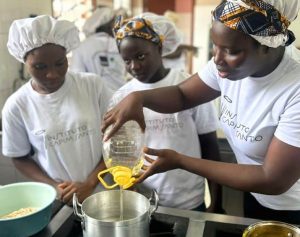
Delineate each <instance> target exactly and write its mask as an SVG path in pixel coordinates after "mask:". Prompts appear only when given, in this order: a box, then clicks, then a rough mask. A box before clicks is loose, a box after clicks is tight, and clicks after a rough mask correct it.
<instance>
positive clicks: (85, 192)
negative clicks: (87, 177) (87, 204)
mask: <svg viewBox="0 0 300 237" xmlns="http://www.w3.org/2000/svg"><path fill="white" fill-rule="evenodd" d="M57 189H59V190H60V200H61V201H62V202H64V203H67V204H68V205H71V204H72V198H73V194H74V193H76V195H77V197H78V201H79V202H80V203H82V202H83V201H84V200H85V199H86V198H87V197H88V196H90V195H91V194H92V192H93V187H91V186H89V185H87V184H86V183H79V182H69V181H65V182H63V183H60V184H59V185H58V186H57Z"/></svg>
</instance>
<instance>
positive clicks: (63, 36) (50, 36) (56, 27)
mask: <svg viewBox="0 0 300 237" xmlns="http://www.w3.org/2000/svg"><path fill="white" fill-rule="evenodd" d="M48 43H52V44H57V45H60V46H62V47H64V48H65V49H66V51H67V53H68V52H70V51H71V50H72V49H74V48H76V47H78V45H79V44H80V40H79V31H78V29H77V27H76V26H75V25H74V24H73V23H71V22H70V21H66V20H56V19H54V18H53V17H51V16H47V15H41V16H37V17H35V18H25V19H19V20H15V21H14V22H13V23H12V25H11V26H10V29H9V33H8V42H7V48H8V51H9V53H10V54H11V55H12V56H14V57H15V58H16V59H17V60H19V61H20V62H22V63H24V56H25V55H26V53H28V52H29V51H31V50H33V49H35V48H38V47H41V46H43V45H44V44H48Z"/></svg>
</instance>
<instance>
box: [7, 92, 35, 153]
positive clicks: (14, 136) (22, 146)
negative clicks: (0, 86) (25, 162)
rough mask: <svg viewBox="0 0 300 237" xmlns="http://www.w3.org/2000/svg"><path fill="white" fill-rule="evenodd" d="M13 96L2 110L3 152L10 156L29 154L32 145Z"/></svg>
mask: <svg viewBox="0 0 300 237" xmlns="http://www.w3.org/2000/svg"><path fill="white" fill-rule="evenodd" d="M14 104H15V101H13V100H12V98H10V99H8V100H7V101H6V103H5V105H4V107H3V110H2V153H3V155H5V156H8V157H21V156H25V155H27V154H29V152H30V150H31V145H30V142H29V139H28V136H27V133H26V129H25V126H24V124H23V123H22V119H21V115H20V114H18V113H19V111H18V108H17V107H16V106H15V105H14Z"/></svg>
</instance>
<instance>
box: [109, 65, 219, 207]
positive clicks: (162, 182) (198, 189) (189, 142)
mask: <svg viewBox="0 0 300 237" xmlns="http://www.w3.org/2000/svg"><path fill="white" fill-rule="evenodd" d="M186 78H188V75H187V74H185V73H183V72H181V71H179V70H175V69H172V70H170V72H169V74H168V75H167V76H166V77H165V78H164V79H162V80H160V81H158V82H156V83H148V84H147V83H142V82H140V81H138V80H137V79H132V80H131V81H129V82H128V83H127V84H126V85H124V86H123V87H122V88H120V89H119V91H117V92H116V94H115V96H116V95H118V96H119V99H120V98H123V97H125V96H126V95H127V94H128V93H130V92H132V91H137V90H146V89H152V88H159V87H164V86H170V85H176V84H178V83H180V82H182V81H184V80H185V79H186ZM144 116H145V121H146V132H145V145H146V146H149V147H151V148H156V149H173V150H176V151H177V152H180V153H182V154H185V155H188V156H192V157H198V158H199V159H200V157H201V150H200V144H199V139H198V134H206V133H210V132H213V131H215V130H216V129H217V128H218V120H217V116H216V112H215V110H214V107H213V105H212V103H208V104H204V105H201V106H198V107H196V108H193V109H189V110H185V111H182V112H179V113H174V114H161V113H157V112H154V111H152V110H150V109H147V108H144ZM143 186H144V187H146V188H148V189H156V191H157V192H158V195H159V204H160V205H163V206H168V207H176V208H183V209H193V208H195V207H197V206H199V205H200V204H202V203H203V201H204V178H203V177H200V176H198V175H195V174H192V173H190V172H187V171H185V170H181V169H176V170H172V171H168V172H165V173H161V174H155V175H153V176H151V177H149V178H147V179H146V180H145V181H144V182H143Z"/></svg>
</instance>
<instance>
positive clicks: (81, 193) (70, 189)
mask: <svg viewBox="0 0 300 237" xmlns="http://www.w3.org/2000/svg"><path fill="white" fill-rule="evenodd" d="M103 169H106V166H105V163H104V160H103V159H101V161H99V163H98V165H97V166H96V167H95V169H94V170H93V171H92V172H91V173H90V174H89V176H88V177H87V179H86V180H85V182H83V183H81V182H71V181H65V182H63V183H61V184H59V185H58V187H59V188H61V189H62V190H63V191H62V197H61V200H62V201H63V202H65V203H69V204H71V202H72V198H73V194H74V193H76V194H77V197H78V200H79V202H83V201H84V199H86V198H87V197H88V196H90V195H91V194H92V193H93V191H94V189H95V188H96V186H97V185H98V184H99V180H98V176H97V175H98V173H99V172H100V171H101V170H103Z"/></svg>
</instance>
